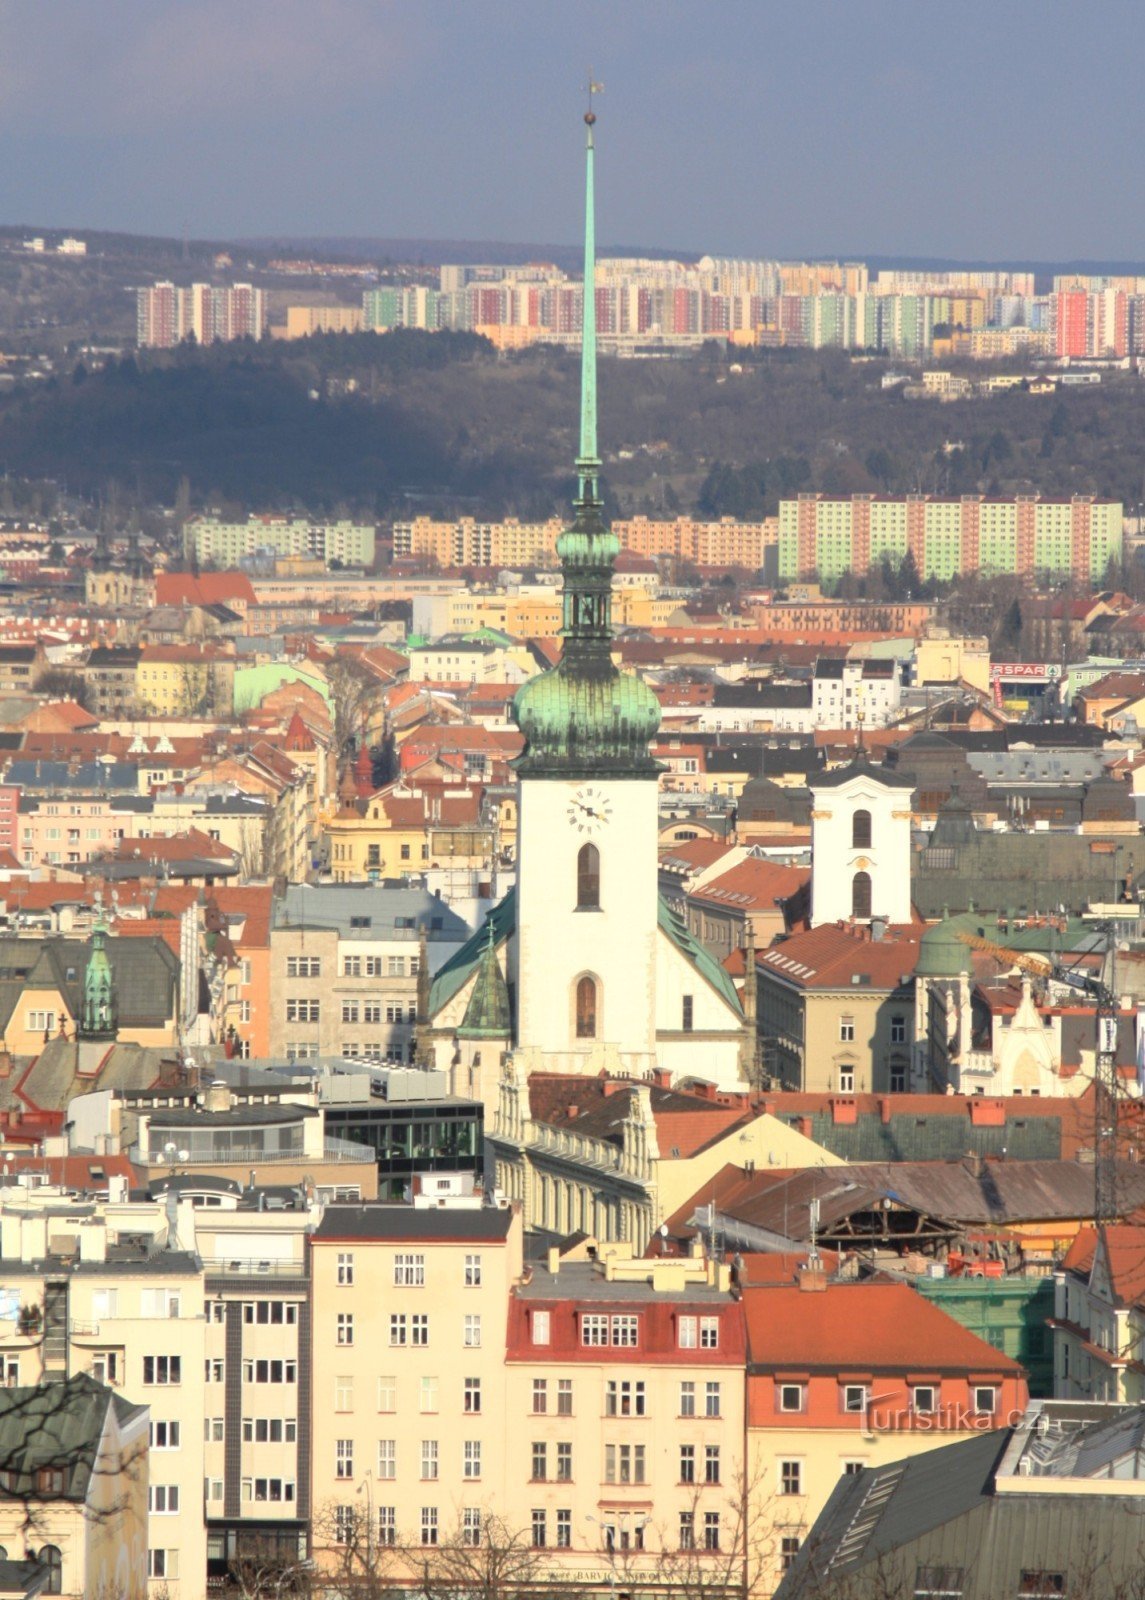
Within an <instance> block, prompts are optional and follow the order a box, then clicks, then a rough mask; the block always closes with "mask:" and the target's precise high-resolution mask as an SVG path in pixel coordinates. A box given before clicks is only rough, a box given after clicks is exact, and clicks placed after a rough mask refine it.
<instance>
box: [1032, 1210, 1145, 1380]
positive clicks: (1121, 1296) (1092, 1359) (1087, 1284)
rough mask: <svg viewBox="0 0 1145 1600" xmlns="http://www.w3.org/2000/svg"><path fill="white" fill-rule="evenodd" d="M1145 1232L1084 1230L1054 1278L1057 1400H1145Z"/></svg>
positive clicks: (1122, 1226) (1122, 1225) (1121, 1226)
mask: <svg viewBox="0 0 1145 1600" xmlns="http://www.w3.org/2000/svg"><path fill="white" fill-rule="evenodd" d="M1143 1268H1145V1229H1143V1228H1142V1227H1140V1226H1139V1225H1138V1224H1136V1223H1132V1222H1117V1223H1107V1224H1106V1225H1105V1226H1104V1227H1102V1228H1083V1229H1082V1230H1081V1232H1080V1233H1079V1234H1078V1236H1077V1238H1076V1239H1075V1241H1074V1243H1073V1244H1072V1246H1071V1247H1070V1249H1069V1252H1068V1254H1067V1255H1066V1257H1065V1259H1064V1260H1063V1262H1062V1264H1061V1266H1060V1267H1059V1268H1058V1270H1057V1271H1056V1272H1055V1273H1054V1315H1053V1318H1052V1320H1051V1323H1050V1327H1051V1328H1052V1330H1053V1347H1054V1395H1055V1396H1056V1398H1057V1399H1059V1400H1078V1399H1080V1400H1103V1401H1122V1402H1126V1403H1128V1404H1131V1405H1139V1404H1140V1403H1141V1401H1142V1400H1145V1374H1143V1372H1142V1365H1141V1351H1142V1349H1143V1348H1145V1271H1143Z"/></svg>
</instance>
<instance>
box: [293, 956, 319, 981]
mask: <svg viewBox="0 0 1145 1600" xmlns="http://www.w3.org/2000/svg"><path fill="white" fill-rule="evenodd" d="M286 976H287V977H288V978H320V977H321V976H322V957H321V956H287V958H286Z"/></svg>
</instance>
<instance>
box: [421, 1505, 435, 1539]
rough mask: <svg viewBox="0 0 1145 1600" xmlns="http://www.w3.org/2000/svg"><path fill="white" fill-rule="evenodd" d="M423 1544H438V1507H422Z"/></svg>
mask: <svg viewBox="0 0 1145 1600" xmlns="http://www.w3.org/2000/svg"><path fill="white" fill-rule="evenodd" d="M421 1542H422V1544H436V1543H437V1507H436V1506H422V1508H421Z"/></svg>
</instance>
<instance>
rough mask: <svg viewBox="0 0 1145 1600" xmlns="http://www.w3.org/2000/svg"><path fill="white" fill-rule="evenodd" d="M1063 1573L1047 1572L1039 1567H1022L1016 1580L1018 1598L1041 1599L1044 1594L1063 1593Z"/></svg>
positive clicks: (1021, 1599)
mask: <svg viewBox="0 0 1145 1600" xmlns="http://www.w3.org/2000/svg"><path fill="white" fill-rule="evenodd" d="M1065 1592H1066V1587H1065V1573H1064V1572H1047V1571H1045V1570H1044V1569H1043V1568H1041V1567H1034V1568H1029V1567H1023V1568H1022V1576H1021V1577H1020V1578H1019V1580H1018V1600H1042V1597H1043V1596H1045V1595H1064V1594H1065Z"/></svg>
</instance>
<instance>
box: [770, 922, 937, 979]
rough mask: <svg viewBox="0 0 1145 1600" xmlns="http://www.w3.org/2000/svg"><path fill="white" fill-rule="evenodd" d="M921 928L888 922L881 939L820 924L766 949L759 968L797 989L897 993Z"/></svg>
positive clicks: (914, 956) (913, 957)
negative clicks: (854, 988)
mask: <svg viewBox="0 0 1145 1600" xmlns="http://www.w3.org/2000/svg"><path fill="white" fill-rule="evenodd" d="M922 932H923V929H922V928H921V927H916V926H915V925H914V924H907V925H906V926H898V925H894V924H892V925H891V926H890V927H888V928H887V930H886V936H885V937H884V938H882V939H873V938H871V936H870V935H869V933H867V932H865V931H864V930H856V929H852V928H850V927H839V925H838V924H837V923H834V922H831V923H823V924H822V925H821V926H820V927H818V928H812V929H810V931H809V932H807V933H797V934H793V935H792V937H791V938H790V939H785V940H784V941H783V943H782V944H778V945H774V946H773V947H772V948H771V949H769V950H764V951H763V952H762V953H761V954H760V955H759V957H758V964H759V966H760V967H762V968H763V969H764V970H765V971H770V972H773V973H774V974H775V975H776V977H778V978H782V979H783V980H784V982H786V983H790V984H793V985H794V986H795V987H796V988H798V989H836V988H848V987H850V986H851V983H852V979H853V978H854V977H856V976H858V977H860V978H861V979H862V980H863V981H862V982H861V984H856V985H855V987H856V988H860V989H895V988H897V987H898V985H899V984H900V982H901V981H902V979H903V978H904V977H907V976H908V975H909V974H911V973H913V971H914V968H915V963H916V961H917V960H918V953H919V948H920V941H921V935H922Z"/></svg>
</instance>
